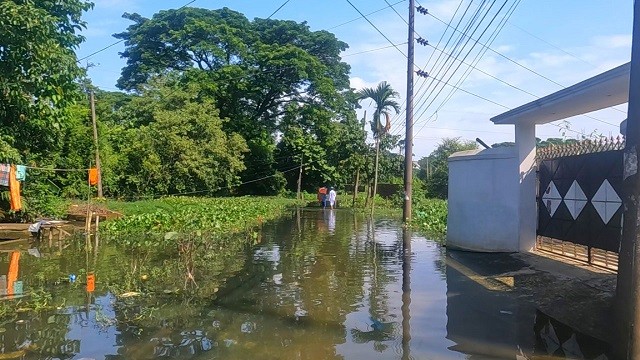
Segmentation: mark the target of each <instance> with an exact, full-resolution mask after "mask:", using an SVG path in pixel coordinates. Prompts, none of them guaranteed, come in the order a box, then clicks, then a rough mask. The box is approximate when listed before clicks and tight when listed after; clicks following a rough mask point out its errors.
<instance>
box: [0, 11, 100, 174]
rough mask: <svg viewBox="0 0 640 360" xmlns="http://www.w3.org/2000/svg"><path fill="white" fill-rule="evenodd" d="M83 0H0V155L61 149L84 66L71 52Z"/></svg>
mask: <svg viewBox="0 0 640 360" xmlns="http://www.w3.org/2000/svg"><path fill="white" fill-rule="evenodd" d="M91 7H92V4H91V3H90V2H88V1H82V0H68V1H62V2H58V1H18V0H7V1H2V2H0V91H1V93H2V96H0V124H1V126H0V128H1V129H0V153H2V154H3V155H4V156H3V158H4V159H6V160H10V161H16V162H17V161H26V160H31V159H42V158H47V156H48V155H49V154H50V152H51V151H59V150H60V142H59V138H58V137H59V135H60V134H61V133H62V132H63V127H64V126H65V120H66V119H67V118H68V116H69V107H70V106H71V105H72V104H73V103H74V102H75V101H76V100H77V99H78V98H79V91H78V90H79V88H78V86H77V84H76V82H75V80H77V79H78V78H79V77H80V76H81V75H82V74H83V70H82V69H81V68H80V67H79V66H78V64H77V62H76V55H75V53H74V50H75V49H76V48H77V47H78V46H79V45H80V43H81V42H82V41H83V40H84V37H83V36H81V35H79V34H78V31H79V30H82V29H83V28H85V22H84V21H82V20H81V16H82V13H83V12H84V11H87V10H89V9H90V8H91Z"/></svg>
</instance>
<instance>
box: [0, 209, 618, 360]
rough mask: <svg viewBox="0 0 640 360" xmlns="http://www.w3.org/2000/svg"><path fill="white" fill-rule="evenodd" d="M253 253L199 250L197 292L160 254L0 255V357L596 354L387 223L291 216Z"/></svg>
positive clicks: (505, 285) (273, 226)
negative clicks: (91, 280) (91, 285)
mask: <svg viewBox="0 0 640 360" xmlns="http://www.w3.org/2000/svg"><path fill="white" fill-rule="evenodd" d="M255 243H256V244H252V245H247V246H239V247H237V249H236V248H233V251H226V252H225V251H222V249H220V248H218V249H212V250H210V252H207V253H202V254H200V255H199V262H198V261H196V262H195V270H194V271H193V274H194V276H195V279H194V280H195V283H196V284H197V286H192V287H189V288H184V289H182V288H180V289H178V288H177V286H178V285H180V284H182V283H184V269H183V268H182V267H181V263H180V262H179V261H177V260H176V259H173V258H171V257H170V256H168V255H167V254H164V253H161V252H155V253H154V252H149V253H142V252H137V253H135V254H134V253H131V252H128V251H126V249H121V248H118V247H117V246H114V245H112V244H110V243H109V242H105V243H102V244H101V246H100V253H99V254H98V253H94V254H92V255H93V256H88V253H87V252H85V248H84V247H83V242H82V241H79V242H77V243H68V244H66V245H65V246H66V248H65V249H62V247H58V246H57V245H56V246H54V247H53V248H49V247H46V246H44V245H42V246H41V245H38V244H28V243H24V244H19V245H12V247H10V248H8V249H4V250H3V249H0V274H2V275H1V276H0V299H2V300H0V311H2V312H1V313H0V315H3V316H2V319H3V320H1V321H0V352H1V353H2V354H4V355H1V357H2V358H16V359H17V358H20V359H43V358H45V359H73V358H94V359H155V358H176V359H216V358H220V359H250V358H260V359H293V358H295V359H362V358H366V359H518V360H523V359H541V358H543V356H544V358H550V357H559V358H562V357H565V356H566V357H570V358H585V359H596V358H598V359H604V358H602V357H598V356H601V355H602V354H603V353H604V352H605V351H606V345H605V344H602V343H599V342H598V341H596V340H594V339H590V338H588V337H586V336H585V335H583V334H578V333H574V332H573V331H572V330H571V329H570V328H568V327H566V326H564V325H563V324H561V323H559V322H558V321H556V320H555V319H552V318H550V317H548V316H547V315H545V314H543V313H542V312H540V311H538V310H536V307H535V305H534V304H532V303H531V302H530V301H528V299H526V298H523V297H522V296H520V295H518V294H516V293H515V292H514V291H513V290H512V288H511V286H510V282H509V281H508V279H506V280H505V279H492V278H491V279H490V278H487V277H484V276H482V275H481V274H479V273H478V271H477V268H476V267H475V265H477V264H478V260H477V259H471V260H470V259H469V258H466V257H465V256H462V255H460V254H456V253H452V252H450V253H447V251H446V249H444V248H443V247H441V246H439V245H438V244H436V243H435V242H433V241H430V240H428V239H425V238H423V237H420V236H418V235H417V234H412V233H411V232H410V231H408V230H403V229H402V227H401V226H400V224H399V222H397V221H395V220H390V219H383V218H380V219H374V220H371V219H368V218H366V217H364V216H362V215H360V214H355V213H352V212H350V211H347V210H342V209H337V210H329V209H326V210H323V209H298V210H296V211H293V212H292V214H291V216H290V217H289V218H287V219H284V220H282V221H277V222H273V223H270V224H266V225H265V226H264V227H263V228H262V230H261V232H260V234H259V237H258V238H257V239H256V241H255ZM229 246H231V245H229ZM16 253H17V254H19V255H14V254H16ZM141 254H143V255H141ZM12 261H13V262H12ZM18 263H19V266H18ZM88 272H93V273H95V276H96V285H95V290H94V291H91V292H87V284H85V283H84V279H85V278H86V276H85V275H86V274H87V273H88ZM141 274H142V275H143V276H145V279H146V277H148V280H142V279H141V277H140V276H141ZM70 275H75V276H76V279H77V280H75V281H72V280H70V279H71V278H73V277H71V278H70ZM132 289H135V290H136V291H135V292H130V291H129V290H132ZM127 292H128V293H127ZM114 294H118V295H119V296H115V295H114ZM123 294H124V295H125V296H122V295H123ZM22 295H28V296H26V297H25V300H24V302H18V301H23V300H20V299H16V297H17V296H22ZM11 297H13V299H10V298H11ZM27 299H28V300H27ZM27 305H28V307H27V308H25V309H20V308H21V307H22V306H27ZM34 307H38V309H34ZM16 309H20V311H17V312H16V311H15V310H16Z"/></svg>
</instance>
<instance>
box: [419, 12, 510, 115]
mask: <svg viewBox="0 0 640 360" xmlns="http://www.w3.org/2000/svg"><path fill="white" fill-rule="evenodd" d="M508 1H509V0H505V1H504V2H503V4H502V6H501V7H500V8H499V9H498V11H496V13H495V14H494V16H493V18H492V19H491V21H490V22H489V24H488V25H486V27H485V28H484V30H483V31H482V33H481V34H480V36H479V37H478V38H479V39H481V38H482V37H483V36H484V34H485V33H486V32H487V30H489V28H490V27H491V25H492V24H493V22H494V21H495V20H496V18H497V17H498V15H499V14H500V13H501V11H502V9H503V8H504V7H505V6H506V4H507V3H508ZM495 3H496V0H494V1H493V2H492V3H491V5H490V6H489V7H488V8H487V11H486V12H485V14H484V15H483V16H482V18H481V19H480V20H479V21H478V23H477V25H476V26H475V29H473V32H472V33H471V35H470V36H469V37H467V38H466V41H465V42H464V44H463V45H462V47H460V51H459V53H462V52H463V51H464V49H465V48H466V47H467V44H469V41H470V40H469V39H470V38H471V36H473V34H475V32H476V31H478V29H479V28H480V26H481V24H482V23H483V21H484V19H485V18H486V16H488V15H489V13H490V11H491V8H492V7H493V6H494V5H495ZM481 8H482V6H480V7H479V9H481ZM474 22H475V21H474ZM462 41H463V39H462V37H461V38H460V39H459V42H458V43H461V42H462ZM477 44H478V42H477V41H476V42H474V43H472V45H471V48H470V49H469V50H468V51H466V54H465V55H464V57H463V58H462V60H460V61H459V63H458V66H457V67H456V68H455V69H454V70H453V72H451V74H450V75H449V77H448V79H447V80H446V82H450V81H451V80H452V79H453V77H454V76H455V75H456V73H457V72H458V70H459V69H460V67H461V66H462V64H463V62H464V60H466V58H467V57H468V56H469V55H470V54H471V53H472V52H473V49H474V48H475V47H476V45H477ZM455 58H456V55H453V54H448V57H447V59H446V61H449V60H451V61H450V62H449V64H448V67H447V68H446V69H445V70H444V74H443V76H445V77H446V76H447V74H448V73H449V72H450V70H451V69H452V68H453V66H454V65H455V61H454V59H455ZM441 69H442V68H441ZM432 83H433V82H431V84H432ZM458 84H459V82H458ZM456 87H458V85H456ZM458 88H459V87H458ZM428 89H429V87H428V88H427V90H428ZM436 89H437V87H436V88H434V89H433V91H432V92H431V93H430V94H429V96H427V98H426V99H425V100H424V101H423V103H422V104H421V105H419V107H424V110H423V112H422V114H424V112H426V110H427V109H428V108H429V107H430V106H431V105H432V104H433V103H434V102H435V101H436V99H437V98H438V96H439V95H440V94H441V93H442V91H444V89H445V87H444V86H441V87H440V88H439V90H436ZM455 90H457V89H455V88H454V89H453V90H452V91H455ZM436 91H437V92H436ZM434 92H435V95H433V96H432V97H431V101H430V102H429V103H428V104H427V105H426V106H425V104H426V103H427V101H428V99H429V97H430V96H431V95H432V94H433V93H434ZM425 93H426V91H425ZM494 103H495V102H494ZM418 111H419V108H418ZM419 118H420V115H419V116H418V117H416V118H415V119H416V120H414V125H415V124H416V122H417V121H418V119H419Z"/></svg>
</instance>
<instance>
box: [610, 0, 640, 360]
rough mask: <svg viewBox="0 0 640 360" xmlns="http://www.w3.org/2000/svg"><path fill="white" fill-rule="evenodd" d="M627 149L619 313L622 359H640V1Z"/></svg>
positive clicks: (635, 17)
mask: <svg viewBox="0 0 640 360" xmlns="http://www.w3.org/2000/svg"><path fill="white" fill-rule="evenodd" d="M625 137H626V142H625V149H624V175H623V199H622V202H623V205H624V215H623V223H622V242H621V243H620V252H619V265H618V283H617V287H616V312H617V314H616V315H617V319H616V323H617V324H618V326H619V328H618V331H619V332H618V336H617V339H618V340H619V341H620V343H619V344H615V345H616V346H614V348H615V349H617V351H618V353H617V354H615V355H616V357H617V358H619V359H628V360H631V359H640V241H639V239H638V237H639V235H640V221H638V215H639V214H638V205H640V175H639V174H638V158H639V155H640V0H636V1H634V4H633V42H632V45H631V75H630V81H629V109H628V111H627V130H626V134H625Z"/></svg>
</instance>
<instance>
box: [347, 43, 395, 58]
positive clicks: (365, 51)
mask: <svg viewBox="0 0 640 360" xmlns="http://www.w3.org/2000/svg"><path fill="white" fill-rule="evenodd" d="M400 45H407V42H406V41H405V42H403V43H399V44H393V45H389V46H384V47H379V48H376V49H371V50H363V51H359V52H356V53H351V54H345V55H341V56H340V57H343V58H344V57H349V56H355V55H361V54H366V53H370V52H374V51H379V50H384V49H390V48H392V47H395V46H400Z"/></svg>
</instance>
